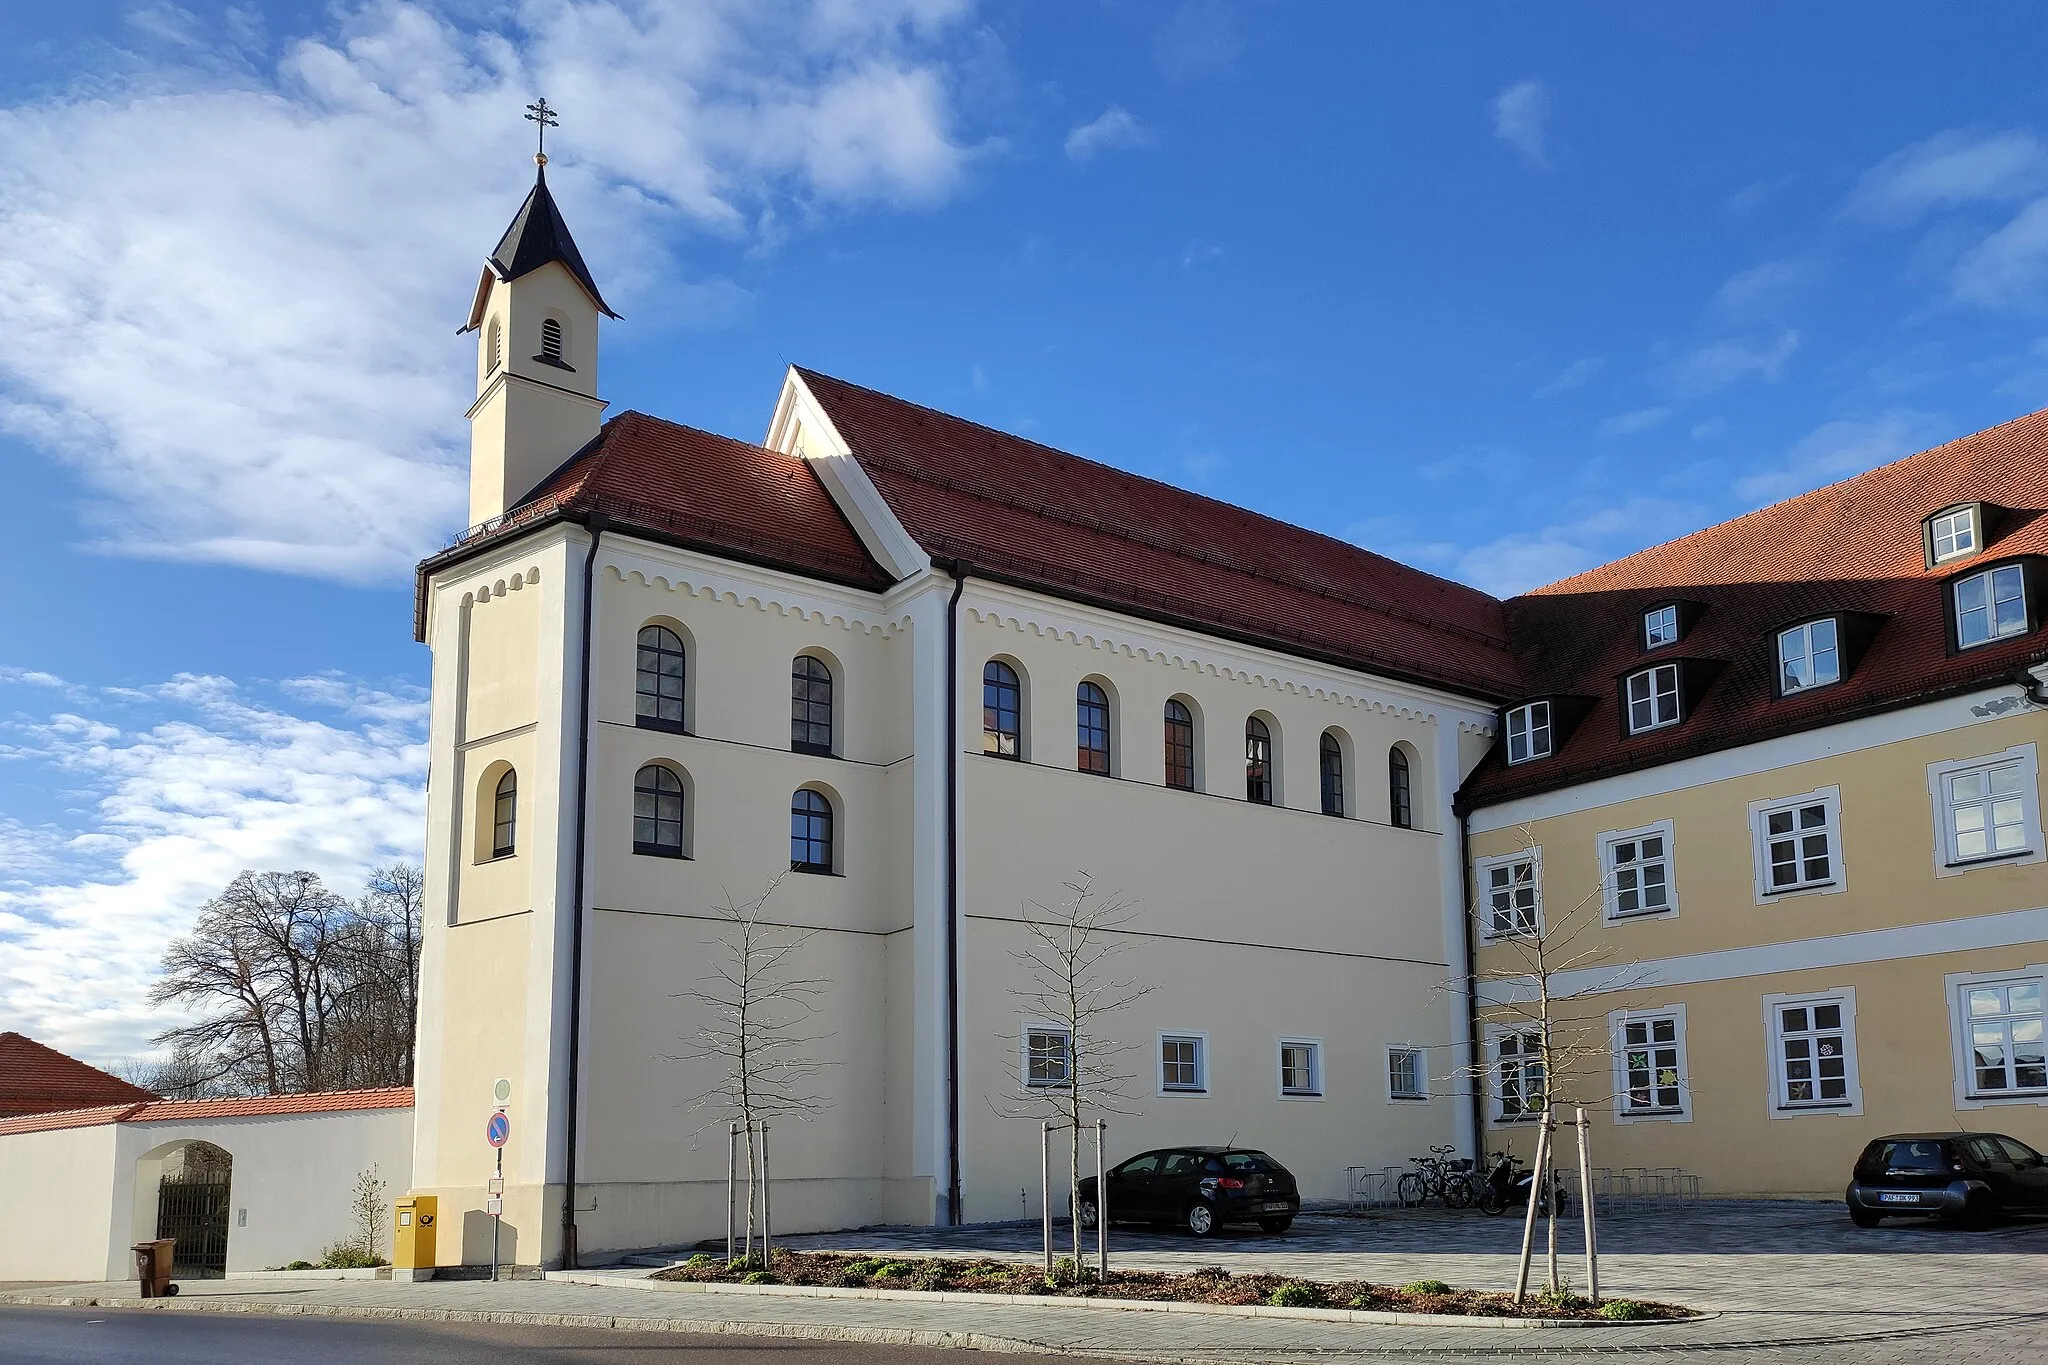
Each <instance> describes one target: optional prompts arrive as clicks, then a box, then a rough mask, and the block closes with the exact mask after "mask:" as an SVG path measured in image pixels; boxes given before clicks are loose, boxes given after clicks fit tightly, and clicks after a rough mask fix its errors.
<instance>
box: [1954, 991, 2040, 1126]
mask: <svg viewBox="0 0 2048 1365" xmlns="http://www.w3.org/2000/svg"><path fill="white" fill-rule="evenodd" d="M1946 985H1947V986H1948V1009H1949V1028H1950V1033H1951V1034H1952V1035H1953V1040H1954V1043H1955V1082H1956V1108H1958V1109H1983V1108H1986V1107H1989V1106H1991V1105H2000V1104H2037V1105H2048V1038H2044V1035H2043V1031H2042V1030H2043V1014H2044V1010H2043V1006H2044V1005H2048V965H2042V964H2038V963H2037V964H2035V965H2034V966H2031V967H2024V968H2021V969H2019V970H2017V971H2010V972H1957V973H1954V974H1952V975H1950V976H1949V977H1948V978H1946Z"/></svg>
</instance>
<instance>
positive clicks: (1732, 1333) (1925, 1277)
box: [0, 1204, 2048, 1365]
mask: <svg viewBox="0 0 2048 1365" xmlns="http://www.w3.org/2000/svg"><path fill="white" fill-rule="evenodd" d="M1519 1231H1520V1229H1519V1226H1518V1225H1517V1224H1516V1223H1515V1222H1514V1220H1512V1219H1506V1218H1503V1219H1498V1220H1492V1219H1481V1218H1479V1217H1478V1216H1477V1215H1471V1214H1466V1215H1457V1216H1449V1215H1435V1214H1430V1215H1389V1216H1384V1217H1376V1218H1366V1219H1348V1218H1335V1217H1327V1218H1326V1217H1313V1216H1311V1217H1306V1218H1304V1219H1302V1220H1301V1221H1300V1222H1299V1223H1297V1224H1296V1226H1295V1229H1294V1230H1293V1231H1291V1232H1290V1233H1288V1234H1286V1235H1285V1236H1282V1237H1278V1238H1265V1237H1259V1236H1227V1237H1222V1238H1217V1239H1214V1240H1212V1241H1207V1242H1195V1241H1193V1240H1192V1239H1188V1238H1180V1237H1171V1236H1162V1235H1158V1234H1153V1233H1148V1232H1141V1231H1133V1232H1128V1233H1123V1234H1122V1235H1121V1236H1120V1237H1114V1238H1113V1241H1114V1242H1120V1243H1121V1246H1122V1248H1123V1250H1121V1251H1120V1252H1119V1261H1120V1263H1122V1264H1126V1265H1130V1266H1147V1267H1159V1268H1170V1267H1176V1266H1192V1265H1216V1264H1221V1265H1224V1266H1226V1267H1227V1268H1230V1269H1232V1270H1237V1271H1249V1270H1252V1269H1260V1270H1272V1271H1276V1272H1279V1273H1285V1274H1300V1275H1314V1276H1317V1277H1328V1278H1366V1279H1372V1280H1377V1281H1380V1282H1394V1283H1400V1282H1404V1281H1406V1280H1410V1279H1415V1278H1419V1277H1421V1276H1423V1275H1432V1276H1435V1277H1438V1278H1442V1279H1446V1280H1450V1281H1452V1282H1453V1283H1457V1284H1465V1285H1474V1286H1494V1285H1500V1286H1505V1285H1507V1284H1509V1283H1511V1280H1512V1276H1513V1251H1514V1244H1515V1240H1516V1238H1517V1236H1518V1235H1519ZM1037 1239H1038V1233H1037V1230H1036V1229H1034V1228H1028V1227H1015V1228H977V1229H959V1230H933V1229H916V1230H907V1229H899V1230H884V1231H868V1232H860V1233H841V1234H833V1235H829V1236H816V1237H801V1238H791V1239H789V1241H788V1243H787V1244H788V1245H791V1246H804V1247H821V1248H822V1247H835V1248H844V1249H859V1250H868V1251H894V1252H911V1251H926V1250H929V1251H940V1252H945V1253H948V1254H958V1255H1002V1256H1017V1257H1028V1256H1030V1255H1033V1254H1036V1252H1037V1249H1038V1240H1037ZM1565 1247H1566V1248H1567V1249H1569V1250H1570V1251H1571V1252H1574V1253H1575V1252H1576V1249H1577V1243H1576V1240H1567V1242H1566V1243H1565ZM2043 1251H2048V1225H2016V1226H2013V1227H2009V1228H2004V1229H2000V1230H1998V1231H1995V1232H1991V1233H1986V1234H1973V1233H1965V1232H1960V1231H1957V1230H1954V1229H1949V1228H1943V1227H1924V1226H1914V1225H1910V1224H1907V1225H1897V1226H1892V1225H1887V1226H1886V1227H1884V1228H1881V1229H1878V1230H1875V1231H1872V1232H1864V1231H1860V1230H1857V1229H1853V1228H1850V1227H1849V1226H1848V1224H1847V1222H1846V1220H1845V1219H1844V1218H1843V1217H1842V1215H1841V1213H1840V1211H1839V1209H1836V1208H1831V1207H1826V1206H1816V1205H1792V1204H1753V1205H1744V1206H1737V1205H1707V1206H1703V1207H1700V1208H1697V1209H1692V1210H1685V1211H1683V1212H1680V1211H1672V1212H1670V1213H1664V1214H1634V1213H1624V1214H1620V1215H1617V1216H1614V1217H1611V1218H1610V1219H1608V1220H1607V1221H1606V1222H1605V1223H1603V1231H1602V1256H1601V1263H1602V1288H1603V1289H1604V1290H1605V1291H1606V1292H1608V1293H1609V1294H1610V1295H1637V1296H1642V1297H1653V1298H1666V1299H1671V1300H1676V1301H1679V1302H1684V1303H1688V1304H1691V1305H1692V1306H1694V1307H1698V1308H1703V1309H1709V1310H1713V1311H1715V1312H1717V1313H1718V1314H1719V1316H1717V1317H1715V1318H1713V1319H1712V1320H1711V1321H1708V1322H1703V1323H1695V1324H1685V1325H1677V1326H1642V1327H1633V1326H1631V1327H1603V1328H1597V1329H1588V1330H1567V1331H1513V1330H1481V1329H1470V1328H1457V1327H1421V1328H1411V1327H1397V1326H1363V1325H1352V1324H1340V1323H1322V1322H1311V1321H1302V1320H1288V1319H1238V1318H1227V1317H1206V1316H1197V1315H1192V1314H1162V1313H1141V1312H1119V1311H1113V1310H1107V1309H1088V1308H1072V1309H1062V1308H1053V1307H1038V1306H1035V1305H1032V1306H1017V1307H1012V1306H1008V1305H998V1304H990V1305H986V1306H983V1305H974V1304H941V1303H914V1302H902V1301H887V1300H857V1299H853V1300H849V1299H824V1300H820V1299H793V1298H771V1297H765V1296H747V1295H737V1294H701V1293H681V1292H673V1291H661V1290H651V1289H643V1288H636V1287H631V1286H612V1285H603V1286H593V1285H575V1284H563V1283H559V1282H549V1283H539V1282H532V1281H522V1282H514V1283H504V1284H489V1283H483V1282H475V1281H456V1282H435V1283H430V1284H421V1285H408V1284H393V1283H391V1282H388V1281H362V1280H351V1281H252V1280H239V1281H238V1280H225V1281H208V1282H198V1283H189V1284H187V1285H186V1286H185V1293H184V1297H182V1298H180V1299H175V1300H170V1301H168V1305H169V1306H171V1307H172V1308H173V1309H174V1310H176V1309H180V1308H194V1307H202V1306H212V1307H218V1308H223V1309H229V1308H231V1309H234V1310H237V1311H258V1312H271V1311H285V1312H314V1313H319V1312H341V1313H348V1314H357V1313H374V1314H391V1315H410V1314H433V1315H437V1316H438V1315H442V1314H447V1313H457V1314H464V1315H468V1314H481V1315H497V1314H520V1315H541V1316H553V1315H566V1316H570V1317H574V1318H577V1319H584V1320H591V1321H596V1322H601V1323H616V1324H617V1325H619V1326H627V1325H632V1326H665V1327H668V1328H670V1329H680V1330H697V1331H703V1330H720V1331H725V1332H740V1333H747V1334H757V1335H813V1334H816V1335H835V1336H839V1337H841V1338H845V1337H847V1336H849V1335H851V1336H852V1337H854V1338H855V1339H861V1338H865V1339H871V1340H879V1341H896V1342H902V1343H905V1344H910V1343H912V1342H916V1343H919V1344H942V1343H948V1342H950V1343H952V1344H959V1345H970V1344H974V1345H984V1346H993V1347H997V1348H1003V1347H1007V1348H1008V1349H1019V1348H1036V1349H1042V1350H1055V1351H1068V1352H1075V1353H1080V1354H1086V1355H1094V1356H1105V1355H1123V1356H1132V1357H1142V1358H1147V1359H1152V1360H1174V1361H1187V1362H1203V1363H1204V1365H1206V1363H1207V1362H1224V1361H1231V1362H1236V1361H1288V1360H1293V1359H1296V1358H1299V1357H1305V1356H1311V1355H1315V1356H1358V1357H1367V1358H1384V1359H1394V1360H1413V1361H1432V1362H1443V1365H1457V1362H1462V1361H1475V1362H1476V1361H1483V1360H1495V1359H1498V1358H1499V1357H1500V1356H1502V1355H1536V1356H1563V1357H1578V1356H1588V1355H1596V1354H1597V1355H1609V1356H1612V1355H1616V1354H1619V1355H1621V1356H1623V1357H1624V1358H1639V1359H1649V1358H1652V1357H1657V1356H1664V1355H1668V1354H1673V1353H1683V1354H1688V1355H1699V1356H1703V1357H1705V1358H1707V1359H1711V1360H1717V1361H1718V1360H1728V1361H1742V1362H1750V1361H1756V1362H1762V1363H1763V1365H1794V1363H1797V1365H1804V1363H1805V1362H1829V1363H1830V1365H1907V1362H1913V1365H1919V1362H1924V1361H1931V1360H1938V1361H1942V1362H1976V1361H1987V1362H1988V1361H1999V1362H2008V1361H2036V1360H2043V1361H2048V1277H2044V1276H2043V1275H2042V1273H2041V1272H2042V1269H2043V1267H2044V1264H2048V1262H2044V1260H2043V1256H2042V1253H2043ZM1573 1279H1574V1280H1575V1281H1577V1280H1578V1279H1579V1274H1578V1272H1577V1268H1576V1267H1574V1273H1573ZM133 1292H134V1291H133V1287H132V1286H129V1285H80V1286H73V1287H70V1288H61V1287H58V1286H40V1287H37V1288H34V1289H29V1290H21V1291H17V1292H15V1293H13V1294H7V1293H0V1302H5V1301H7V1300H8V1299H10V1298H12V1299H17V1300H20V1299H27V1298H37V1299H45V1300H47V1299H49V1298H53V1297H54V1298H64V1297H70V1298H74V1299H86V1298H94V1297H98V1298H100V1299H101V1300H102V1301H103V1302H104V1301H105V1299H106V1298H109V1297H122V1296H127V1295H132V1293H133ZM991 1339H994V1340H991Z"/></svg>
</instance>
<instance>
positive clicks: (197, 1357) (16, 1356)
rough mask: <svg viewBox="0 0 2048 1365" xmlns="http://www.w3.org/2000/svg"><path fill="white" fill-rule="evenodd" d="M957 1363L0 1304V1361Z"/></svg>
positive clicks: (697, 1341) (661, 1338)
mask: <svg viewBox="0 0 2048 1365" xmlns="http://www.w3.org/2000/svg"><path fill="white" fill-rule="evenodd" d="M279 1361H287V1362H290V1365H328V1362H330V1361H333V1362H344V1361H345V1362H348V1365H358V1363H359V1362H372V1363H373V1365H412V1362H420V1365H429V1363H431V1365H485V1362H491V1363H492V1365H555V1363H556V1362H562V1363H563V1365H571V1363H572V1362H573V1363H574V1365H624V1362H627V1361H631V1362H633V1365H685V1362H686V1363H687V1365H941V1362H943V1363H944V1365H961V1354H960V1352H958V1351H947V1350H937V1349H932V1348H928V1347H912V1346H863V1345H849V1344H841V1343H838V1342H819V1341H789V1340H783V1339H780V1338H775V1337H730V1336H689V1335H685V1334H683V1333H679V1332H615V1331H609V1330H605V1329H600V1328H575V1327H507V1326H498V1325H495V1324H491V1323H447V1322H360V1321H356V1322H352V1321H349V1320H347V1319H339V1318H269V1317H257V1316H247V1317H244V1316H241V1315H239V1314H227V1313H175V1312H173V1313H161V1312H146V1311H142V1310H138V1309H128V1310H126V1311H123V1310H120V1309H80V1308H20V1307H7V1306H0V1362H4V1365H85V1363H87V1362H89V1363H90V1365H127V1363H128V1362H133V1365H240V1363H241V1362H249V1365H276V1362H279Z"/></svg>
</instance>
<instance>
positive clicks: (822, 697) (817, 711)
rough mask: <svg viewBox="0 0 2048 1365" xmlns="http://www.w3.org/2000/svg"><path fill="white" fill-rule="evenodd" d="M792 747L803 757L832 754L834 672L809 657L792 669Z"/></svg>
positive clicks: (800, 658) (804, 656) (799, 658)
mask: <svg viewBox="0 0 2048 1365" xmlns="http://www.w3.org/2000/svg"><path fill="white" fill-rule="evenodd" d="M789 747H790V748H792V749H794V750H796V751H797V752H798V753H800V754H830V753H831V752H832V670H831V669H830V668H828V667H827V666H826V665H825V661H824V660H823V659H815V658H812V657H811V656H810V655H808V654H799V655H797V656H796V660H795V662H793V663H792V664H790V666H789Z"/></svg>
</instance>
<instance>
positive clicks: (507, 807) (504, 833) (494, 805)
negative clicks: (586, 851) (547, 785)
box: [491, 771, 519, 858]
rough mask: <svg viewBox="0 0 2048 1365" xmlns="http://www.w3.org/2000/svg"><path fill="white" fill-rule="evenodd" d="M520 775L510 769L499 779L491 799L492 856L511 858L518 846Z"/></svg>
mask: <svg viewBox="0 0 2048 1365" xmlns="http://www.w3.org/2000/svg"><path fill="white" fill-rule="evenodd" d="M518 833H519V775H518V774H517V773H515V772H510V771H508V772H507V773H506V774H505V775H504V776H503V777H501V778H499V779H498V790H497V793H496V795H495V796H494V797H493V798H492V801H491V856H492V857H493V858H509V857H511V856H512V853H513V851H514V850H515V849H516V848H517V847H518Z"/></svg>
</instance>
